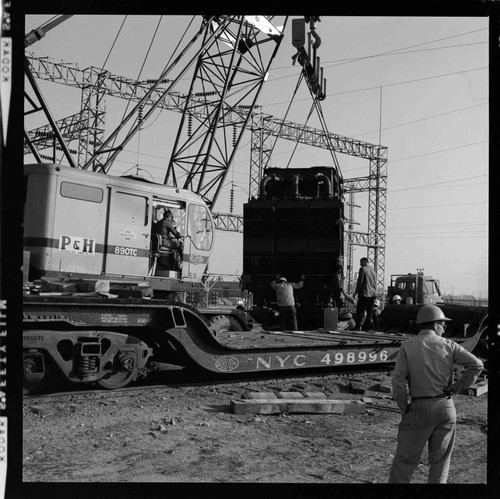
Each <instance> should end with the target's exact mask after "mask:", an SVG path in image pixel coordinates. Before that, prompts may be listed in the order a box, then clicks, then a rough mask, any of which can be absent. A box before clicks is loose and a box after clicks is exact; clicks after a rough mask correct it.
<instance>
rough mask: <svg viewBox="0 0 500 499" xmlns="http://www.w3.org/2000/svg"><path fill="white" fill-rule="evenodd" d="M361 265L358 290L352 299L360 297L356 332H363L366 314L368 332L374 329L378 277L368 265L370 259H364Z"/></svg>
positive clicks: (365, 324) (357, 284)
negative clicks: (374, 306)
mask: <svg viewBox="0 0 500 499" xmlns="http://www.w3.org/2000/svg"><path fill="white" fill-rule="evenodd" d="M359 264H360V265H361V267H360V269H359V272H358V281H357V282H356V290H355V291H354V293H353V295H352V297H353V298H355V297H356V295H358V303H357V304H356V330H357V331H361V323H362V321H363V316H364V315H365V312H366V319H365V323H364V324H363V329H364V330H368V329H370V328H371V327H373V323H372V315H373V305H374V304H375V298H376V297H377V275H376V274H375V270H374V269H373V267H371V266H370V265H368V258H366V257H363V258H361V260H360V261H359Z"/></svg>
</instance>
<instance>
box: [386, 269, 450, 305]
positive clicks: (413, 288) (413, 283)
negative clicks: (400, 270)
mask: <svg viewBox="0 0 500 499" xmlns="http://www.w3.org/2000/svg"><path fill="white" fill-rule="evenodd" d="M394 295H399V296H401V299H402V303H406V304H415V305H417V304H419V305H420V304H422V305H423V304H426V303H439V302H442V301H443V298H442V295H441V290H440V289H439V280H438V279H434V278H433V277H432V276H424V274H423V273H422V272H417V273H416V274H411V273H409V274H392V275H391V284H390V286H389V288H388V290H387V302H388V303H391V302H392V297H393V296H394Z"/></svg>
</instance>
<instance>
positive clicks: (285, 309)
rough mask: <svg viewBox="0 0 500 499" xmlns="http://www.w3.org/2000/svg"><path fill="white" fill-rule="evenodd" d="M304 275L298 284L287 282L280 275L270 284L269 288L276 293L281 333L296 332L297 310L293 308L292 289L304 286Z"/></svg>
mask: <svg viewBox="0 0 500 499" xmlns="http://www.w3.org/2000/svg"><path fill="white" fill-rule="evenodd" d="M304 279H305V275H304V274H302V275H301V276H300V281H299V282H287V280H286V279H285V278H284V277H282V276H281V275H280V274H276V279H275V280H274V281H272V282H271V287H272V288H273V289H274V290H275V291H276V301H277V302H278V310H279V314H280V315H279V318H280V327H281V329H282V331H297V329H298V325H297V309H296V308H295V298H294V296H293V290H294V289H300V288H302V287H303V286H304Z"/></svg>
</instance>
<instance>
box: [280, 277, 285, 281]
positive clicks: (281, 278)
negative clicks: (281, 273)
mask: <svg viewBox="0 0 500 499" xmlns="http://www.w3.org/2000/svg"><path fill="white" fill-rule="evenodd" d="M278 281H279V282H286V277H280V278H279V279H278Z"/></svg>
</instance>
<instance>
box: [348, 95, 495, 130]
mask: <svg viewBox="0 0 500 499" xmlns="http://www.w3.org/2000/svg"><path fill="white" fill-rule="evenodd" d="M486 104H488V101H486V102H482V103H481V104H474V105H473V106H467V107H462V108H459V109H453V110H452V111H446V112H444V113H439V114H433V115H431V116H425V117H423V118H419V119H416V120H412V121H406V122H404V123H398V124H396V125H392V126H387V127H383V128H382V131H385V130H392V129H394V128H399V127H402V126H406V125H413V124H414V123H420V122H421V121H426V120H430V119H434V118H439V117H441V116H447V115H448V114H453V113H458V112H461V111H466V110H468V109H473V108H475V107H480V106H485V105H486ZM375 132H378V130H371V131H370V132H363V133H358V134H356V135H354V136H353V138H358V137H362V136H363V135H369V134H372V133H375Z"/></svg>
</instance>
